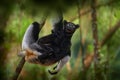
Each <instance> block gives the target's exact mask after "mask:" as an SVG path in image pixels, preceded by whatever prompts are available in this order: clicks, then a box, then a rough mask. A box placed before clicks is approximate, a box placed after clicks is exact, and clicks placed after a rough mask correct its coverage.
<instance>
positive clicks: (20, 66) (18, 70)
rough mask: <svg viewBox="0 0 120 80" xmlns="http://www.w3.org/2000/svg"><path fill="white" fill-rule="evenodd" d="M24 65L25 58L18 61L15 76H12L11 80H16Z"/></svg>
mask: <svg viewBox="0 0 120 80" xmlns="http://www.w3.org/2000/svg"><path fill="white" fill-rule="evenodd" d="M24 64H25V57H23V58H22V59H21V60H20V62H19V64H18V66H17V68H16V71H15V74H14V76H13V79H12V80H17V78H18V76H19V74H20V72H21V70H22V68H23V66H24Z"/></svg>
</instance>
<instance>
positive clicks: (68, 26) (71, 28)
mask: <svg viewBox="0 0 120 80" xmlns="http://www.w3.org/2000/svg"><path fill="white" fill-rule="evenodd" d="M63 23H64V31H65V32H66V33H68V34H72V33H74V32H75V30H76V29H77V28H78V27H79V25H78V24H77V25H76V24H74V23H72V22H67V21H66V20H64V22H63Z"/></svg>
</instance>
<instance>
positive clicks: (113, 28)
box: [100, 21, 120, 47]
mask: <svg viewBox="0 0 120 80" xmlns="http://www.w3.org/2000/svg"><path fill="white" fill-rule="evenodd" d="M119 28H120V21H118V22H117V23H116V24H115V26H113V27H112V28H110V29H109V30H108V32H107V33H106V35H105V36H104V38H103V40H102V41H101V43H100V47H103V46H104V45H105V44H106V43H107V41H108V40H109V39H110V38H112V36H113V35H114V34H115V32H116V31H117V30H118V29H119Z"/></svg>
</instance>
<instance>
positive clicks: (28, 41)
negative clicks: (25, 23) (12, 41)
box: [18, 22, 44, 56]
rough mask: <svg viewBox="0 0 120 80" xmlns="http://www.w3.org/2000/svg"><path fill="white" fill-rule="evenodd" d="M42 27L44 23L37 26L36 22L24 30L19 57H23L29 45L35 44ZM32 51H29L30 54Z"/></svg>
mask: <svg viewBox="0 0 120 80" xmlns="http://www.w3.org/2000/svg"><path fill="white" fill-rule="evenodd" d="M43 25H44V22H43V23H42V24H39V23H37V22H33V23H32V24H31V25H30V26H29V27H28V28H27V30H26V32H25V34H24V37H23V40H22V51H21V52H20V54H18V55H20V56H25V55H26V52H27V51H28V50H30V45H32V44H33V43H35V42H36V41H37V40H38V35H39V32H40V30H41V28H42V26H43ZM31 51H32V50H30V52H31Z"/></svg>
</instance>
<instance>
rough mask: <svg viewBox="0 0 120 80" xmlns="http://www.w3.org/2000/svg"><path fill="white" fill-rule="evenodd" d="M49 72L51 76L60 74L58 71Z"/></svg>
mask: <svg viewBox="0 0 120 80" xmlns="http://www.w3.org/2000/svg"><path fill="white" fill-rule="evenodd" d="M48 72H49V73H50V74H51V75H55V74H57V73H58V72H57V71H55V72H52V71H50V70H48Z"/></svg>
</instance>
